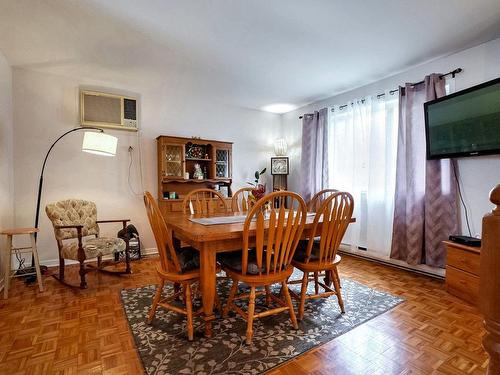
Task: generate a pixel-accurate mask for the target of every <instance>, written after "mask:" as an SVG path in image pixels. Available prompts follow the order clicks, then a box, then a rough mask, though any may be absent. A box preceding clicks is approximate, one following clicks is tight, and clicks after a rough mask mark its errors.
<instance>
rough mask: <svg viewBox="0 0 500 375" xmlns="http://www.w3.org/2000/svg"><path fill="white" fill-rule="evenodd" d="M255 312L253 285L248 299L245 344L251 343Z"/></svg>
mask: <svg viewBox="0 0 500 375" xmlns="http://www.w3.org/2000/svg"><path fill="white" fill-rule="evenodd" d="M254 314H255V287H254V286H252V287H250V298H249V300H248V321H247V345H251V344H252V336H253V317H254Z"/></svg>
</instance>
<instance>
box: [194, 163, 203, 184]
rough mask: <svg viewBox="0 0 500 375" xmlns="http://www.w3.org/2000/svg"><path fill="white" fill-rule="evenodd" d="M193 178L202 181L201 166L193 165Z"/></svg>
mask: <svg viewBox="0 0 500 375" xmlns="http://www.w3.org/2000/svg"><path fill="white" fill-rule="evenodd" d="M193 178H196V179H198V180H203V171H202V170H201V166H200V165H199V164H198V163H196V164H195V165H194V173H193Z"/></svg>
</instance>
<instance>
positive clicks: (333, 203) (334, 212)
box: [288, 192, 354, 320]
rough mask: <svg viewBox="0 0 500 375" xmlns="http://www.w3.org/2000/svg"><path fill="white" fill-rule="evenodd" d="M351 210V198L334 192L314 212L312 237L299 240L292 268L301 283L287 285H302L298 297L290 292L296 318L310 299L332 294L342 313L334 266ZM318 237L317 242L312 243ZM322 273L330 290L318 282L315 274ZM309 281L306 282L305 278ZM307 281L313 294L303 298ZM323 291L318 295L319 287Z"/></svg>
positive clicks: (305, 295) (352, 203)
mask: <svg viewBox="0 0 500 375" xmlns="http://www.w3.org/2000/svg"><path fill="white" fill-rule="evenodd" d="M353 209H354V200H353V198H352V195H351V194H349V193H346V192H337V193H334V194H332V195H330V196H329V197H328V198H327V199H326V200H325V201H324V202H323V203H322V204H321V206H320V207H319V209H318V210H317V211H316V215H315V217H314V221H313V226H312V231H311V233H312V234H313V236H311V237H310V238H309V240H307V241H300V243H299V245H298V247H297V251H296V252H295V255H294V257H293V260H292V265H293V266H294V267H296V268H298V269H299V270H301V271H302V272H303V273H304V275H303V277H302V280H294V281H288V284H302V287H301V290H300V296H298V295H297V294H296V293H295V292H292V296H293V297H294V298H296V299H298V300H299V319H300V320H301V319H303V317H304V309H305V301H306V299H313V298H326V297H329V296H331V295H336V296H337V300H338V303H339V307H340V310H341V311H342V313H344V312H345V310H344V302H343V300H342V294H341V292H340V278H339V276H338V271H337V266H338V264H339V263H340V261H341V260H342V258H341V256H340V255H338V254H337V250H338V248H339V246H340V243H341V241H342V238H343V237H344V234H345V232H346V230H347V226H348V225H349V223H350V221H351V218H352V212H353ZM316 235H319V236H320V240H319V242H318V241H315V236H316ZM322 271H324V272H325V273H326V274H328V276H329V277H330V279H331V280H332V281H333V286H334V288H333V289H332V288H331V287H330V286H329V285H326V283H321V282H320V281H319V277H318V276H319V273H320V272H322ZM310 274H312V275H313V278H312V279H310V278H309V275H310ZM309 281H314V294H312V295H307V286H308V284H309ZM320 286H321V287H322V288H323V289H324V290H325V292H323V293H320V292H319V287H320Z"/></svg>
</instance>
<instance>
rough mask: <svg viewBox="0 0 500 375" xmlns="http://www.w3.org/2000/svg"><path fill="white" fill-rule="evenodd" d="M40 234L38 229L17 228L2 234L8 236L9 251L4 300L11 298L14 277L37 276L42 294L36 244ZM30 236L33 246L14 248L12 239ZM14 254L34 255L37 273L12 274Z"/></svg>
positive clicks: (6, 256)
mask: <svg viewBox="0 0 500 375" xmlns="http://www.w3.org/2000/svg"><path fill="white" fill-rule="evenodd" d="M37 232H38V228H15V229H6V230H3V231H1V232H0V234H3V235H6V236H7V250H6V251H5V274H4V288H3V298H4V299H7V297H8V296H9V284H10V279H11V278H12V277H22V276H29V275H35V274H36V278H37V280H38V287H39V288H40V292H43V282H42V274H41V272H40V263H39V261H38V252H37V250H36V242H35V233H37ZM26 234H28V235H29V236H30V238H31V246H30V247H13V245H12V237H13V236H17V235H26ZM12 253H14V254H26V253H32V254H33V258H34V260H35V270H36V272H31V273H23V274H22V275H16V272H12V270H11V268H10V267H11V264H12Z"/></svg>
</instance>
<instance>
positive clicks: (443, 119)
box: [424, 78, 500, 159]
mask: <svg viewBox="0 0 500 375" xmlns="http://www.w3.org/2000/svg"><path fill="white" fill-rule="evenodd" d="M424 111H425V135H426V141H427V159H444V158H456V157H463V156H476V155H491V154H500V78H497V79H495V80H492V81H488V82H485V83H483V84H480V85H477V86H474V87H471V88H468V89H466V90H462V91H458V92H456V93H453V94H450V95H447V96H444V97H442V98H439V99H436V100H432V101H430V102H427V103H425V104H424Z"/></svg>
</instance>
